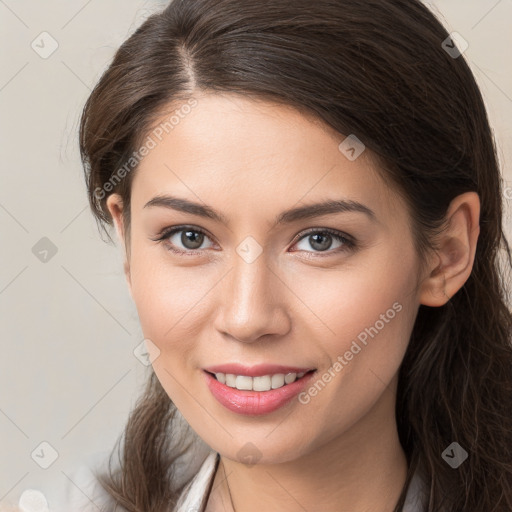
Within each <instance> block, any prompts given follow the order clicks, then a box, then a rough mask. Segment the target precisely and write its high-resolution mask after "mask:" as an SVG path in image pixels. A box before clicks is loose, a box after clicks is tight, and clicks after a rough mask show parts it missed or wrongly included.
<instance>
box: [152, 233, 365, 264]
mask: <svg viewBox="0 0 512 512" xmlns="http://www.w3.org/2000/svg"><path fill="white" fill-rule="evenodd" d="M180 231H193V232H195V233H201V234H202V235H205V236H206V237H208V238H211V237H210V235H208V233H206V232H205V231H204V230H202V229H200V228H196V227H193V226H174V227H172V228H164V229H163V230H162V231H160V233H159V234H158V235H157V238H151V240H153V241H154V242H165V241H166V240H167V239H168V238H170V237H171V236H172V235H174V234H175V233H179V232H180ZM318 233H320V234H325V233H328V234H329V235H332V236H333V237H334V238H335V239H336V240H338V241H339V242H342V243H343V245H342V246H341V247H338V248H337V249H334V250H327V251H325V254H322V251H301V252H306V253H313V254H315V256H313V257H314V258H317V257H320V258H323V257H327V256H331V255H332V254H336V253H340V252H348V251H354V250H355V249H356V248H357V244H356V241H355V239H353V238H352V237H349V236H348V235H346V234H345V233H342V232H341V231H337V230H335V229H330V228H323V229H318V228H317V229H310V230H309V231H306V232H303V233H299V234H298V235H297V237H296V241H294V244H293V245H295V244H297V243H299V242H300V241H301V240H302V239H304V238H307V237H308V236H310V235H314V234H318ZM167 250H168V251H170V252H172V253H174V254H177V255H178V256H187V255H194V256H196V255H198V254H201V253H202V252H203V251H204V249H203V250H197V249H196V250H194V249H189V250H188V251H182V250H179V249H174V248H173V247H172V246H170V245H169V246H168V247H167ZM309 257H311V256H309Z"/></svg>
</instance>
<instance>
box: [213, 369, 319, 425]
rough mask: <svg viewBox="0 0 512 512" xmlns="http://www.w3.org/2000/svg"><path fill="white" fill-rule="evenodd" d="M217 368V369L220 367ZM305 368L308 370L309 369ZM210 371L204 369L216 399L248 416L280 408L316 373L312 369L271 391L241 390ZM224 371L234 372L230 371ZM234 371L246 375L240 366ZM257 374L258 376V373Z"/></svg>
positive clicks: (228, 407) (260, 372) (227, 407)
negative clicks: (219, 379) (227, 384)
mask: <svg viewBox="0 0 512 512" xmlns="http://www.w3.org/2000/svg"><path fill="white" fill-rule="evenodd" d="M215 368H216V369H217V368H220V367H215ZM222 368H226V366H222ZM272 368H273V369H275V368H276V367H275V366H274V367H272ZM281 368H283V367H281ZM252 370H253V371H257V372H259V375H268V374H269V373H290V372H281V371H278V372H276V371H272V372H268V370H267V369H265V372H267V373H263V372H262V370H261V369H258V370H255V369H254V367H253V369H252ZM305 370H306V371H307V369H305ZM208 371H209V370H208ZM208 371H203V375H204V376H205V378H206V384H207V386H208V388H209V389H210V391H211V393H212V395H213V396H214V397H215V399H216V400H217V401H218V402H219V403H220V404H221V405H223V406H224V407H226V409H229V410H230V411H232V412H236V413H238V414H243V415H246V416H257V415H261V414H268V413H271V412H273V411H275V410H277V409H279V408H280V407H282V406H283V405H285V404H287V403H288V402H290V401H291V400H292V399H293V398H294V397H295V396H296V395H298V394H299V393H300V392H301V391H302V390H303V389H304V388H305V387H306V385H307V384H308V382H309V381H310V380H311V378H312V377H313V376H314V375H315V374H316V371H312V372H310V373H307V374H306V375H304V376H303V377H301V378H300V379H298V380H296V381H295V382H293V383H292V384H285V385H284V386H282V387H280V388H278V389H270V390H269V391H247V390H245V391H240V390H239V389H236V388H231V387H229V386H226V385H225V384H222V383H221V382H219V381H218V380H217V379H216V378H215V377H214V376H213V375H210V373H208ZM222 373H232V372H231V371H229V372H222ZM233 373H236V374H237V375H244V373H243V372H241V371H240V368H238V369H237V372H233ZM299 373H300V372H299ZM255 376H256V377H257V376H258V375H255Z"/></svg>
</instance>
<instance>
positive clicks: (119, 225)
mask: <svg viewBox="0 0 512 512" xmlns="http://www.w3.org/2000/svg"><path fill="white" fill-rule="evenodd" d="M106 205H107V208H108V210H109V212H110V215H111V216H112V219H113V220H114V225H115V228H116V232H117V238H118V240H119V241H120V243H121V245H122V247H123V254H124V258H123V259H124V264H123V267H124V275H125V277H126V282H127V283H128V289H129V291H130V296H131V297H132V299H133V295H132V282H131V274H130V262H129V258H128V255H127V251H126V238H125V230H124V222H123V216H122V213H123V207H124V205H123V199H122V198H121V196H120V195H119V194H111V195H110V196H109V197H108V198H107V202H106Z"/></svg>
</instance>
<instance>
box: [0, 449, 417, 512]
mask: <svg viewBox="0 0 512 512" xmlns="http://www.w3.org/2000/svg"><path fill="white" fill-rule="evenodd" d="M108 453H109V452H101V453H97V454H95V456H93V457H91V458H90V460H91V461H92V460H95V461H96V464H88V465H86V464H84V465H82V466H80V467H79V468H78V469H77V470H75V471H74V472H72V473H71V474H70V475H69V479H66V480H67V484H66V485H65V487H64V488H62V489H59V490H53V491H52V492H46V493H45V496H44V497H45V498H46V501H47V503H48V512H71V511H72V512H98V510H99V509H101V508H102V507H106V506H107V504H108V503H109V502H110V497H109V495H108V494H107V493H106V491H105V490H104V489H103V488H102V487H101V485H100V484H99V483H98V482H97V481H96V478H95V476H94V474H93V473H92V468H91V466H96V465H97V464H98V463H99V464H103V463H104V462H105V460H106V457H107V455H108ZM193 455H194V456H197V452H195V453H194V452H193ZM217 456H218V454H217V452H215V451H212V450H210V449H208V451H207V452H206V457H205V458H204V459H202V460H203V462H202V463H201V462H199V464H200V466H198V463H197V460H198V459H197V458H196V459H195V463H192V465H191V466H192V469H193V470H194V472H193V473H192V474H194V473H195V474H194V476H193V477H192V478H190V467H191V466H190V465H189V466H188V468H185V467H182V468H181V470H179V471H178V476H180V478H181V479H187V480H189V483H188V484H187V485H186V487H185V488H184V489H183V492H182V493H181V495H180V497H179V499H178V503H177V505H176V507H175V510H174V512H190V511H194V512H203V510H204V508H202V507H203V506H205V505H206V503H203V501H204V500H206V495H207V491H208V488H209V484H210V482H211V481H212V480H213V478H214V476H215V467H216V463H217ZM191 460H194V459H191V458H190V455H189V458H188V462H190V461H191ZM199 460H201V459H199ZM185 462H187V460H185ZM182 466H183V463H182ZM197 467H199V469H198V470H197ZM187 470H188V471H187ZM29 492H33V490H32V489H30V490H27V493H26V494H25V497H26V496H27V495H28V494H29ZM22 499H23V498H22V497H20V504H21V501H22ZM425 500H426V484H425V482H424V480H423V479H422V478H421V476H420V474H419V472H418V471H417V472H416V473H415V474H414V475H413V478H412V480H411V483H410V485H409V488H408V490H407V495H406V501H405V505H404V508H403V512H425V511H426V509H427V508H426V501H425ZM11 507H12V505H11ZM4 510H5V511H11V510H16V508H10V507H9V506H8V505H6V504H2V503H0V512H2V511H4ZM117 510H120V511H122V510H124V509H123V508H122V507H121V506H118V509H117Z"/></svg>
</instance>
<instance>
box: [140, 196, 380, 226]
mask: <svg viewBox="0 0 512 512" xmlns="http://www.w3.org/2000/svg"><path fill="white" fill-rule="evenodd" d="M150 207H163V208H168V209H171V210H177V211H180V212H184V213H190V214H192V215H197V216H199V217H205V218H208V219H212V220H215V221H217V222H220V223H222V224H224V225H226V226H227V225H229V221H228V219H227V218H226V217H225V216H224V215H223V214H222V213H220V212H217V211H216V210H215V209H213V208H211V207H210V206H207V205H202V204H199V203H195V202H193V201H189V200H188V199H183V198H179V197H174V196H168V195H158V196H156V197H154V198H153V199H151V200H150V201H148V202H147V203H146V204H145V205H144V208H150ZM344 212H357V213H363V214H365V215H367V216H368V217H369V218H370V220H372V221H375V220H376V216H375V212H374V211H373V210H371V209H370V208H368V207H367V206H365V205H364V204H362V203H359V202H357V201H352V200H346V199H338V200H328V201H324V202H321V203H315V204H311V205H305V206H298V207H296V208H291V209H289V210H286V211H284V212H282V213H280V214H279V215H278V216H277V217H276V218H275V219H274V223H275V225H276V226H277V225H279V224H289V223H292V222H295V221H298V220H304V219H309V218H312V217H320V216H322V215H328V214H333V213H344Z"/></svg>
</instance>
